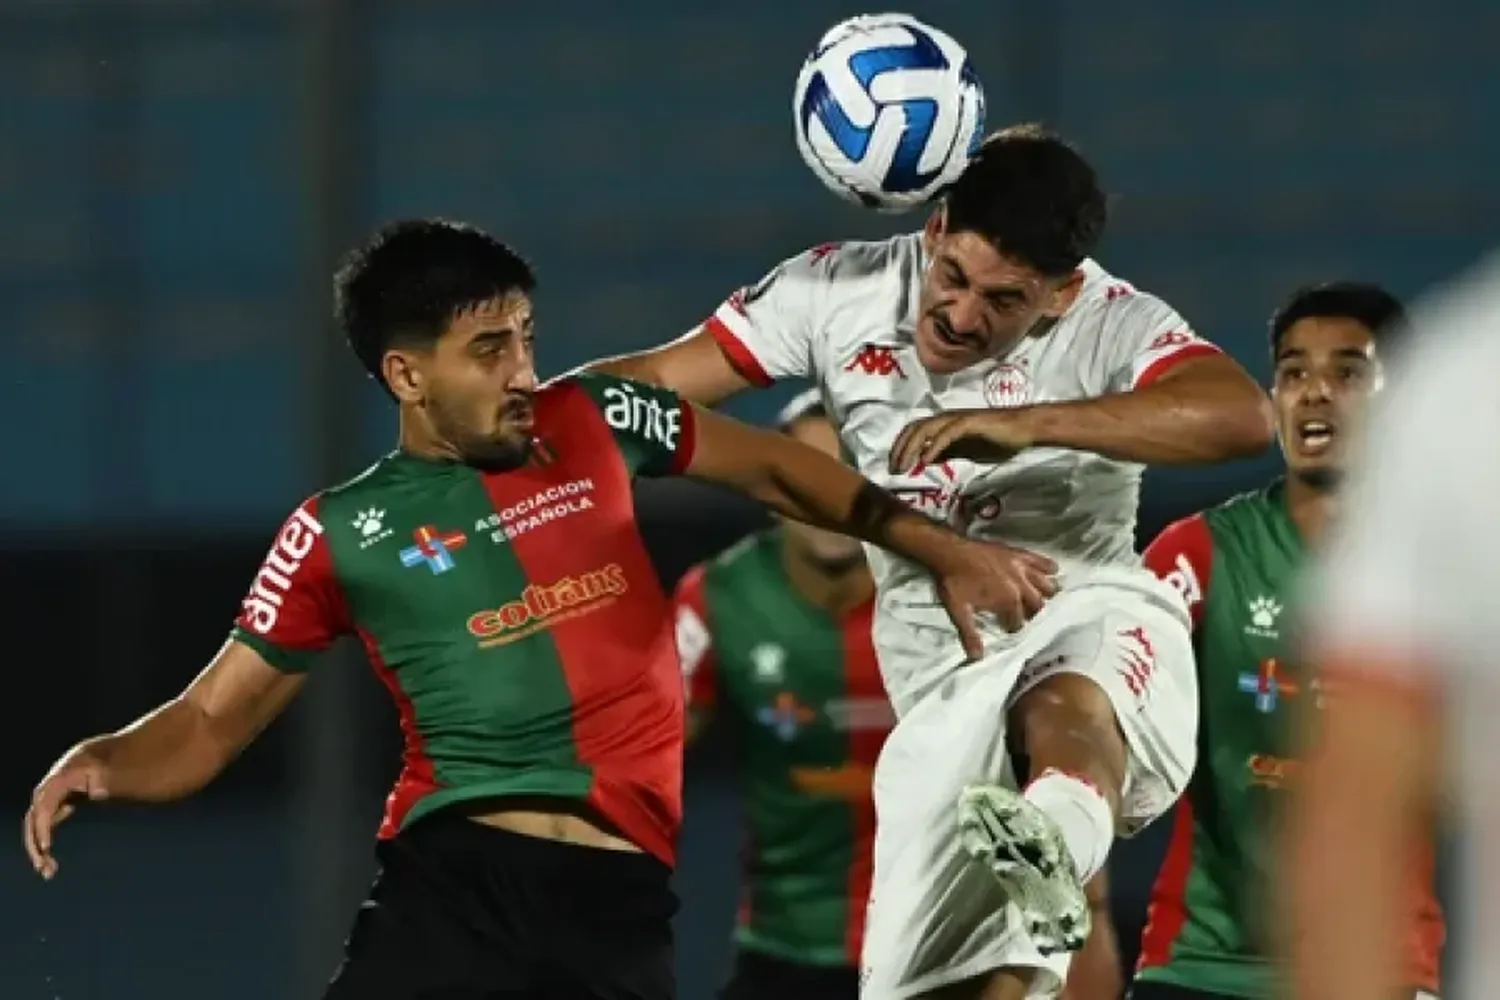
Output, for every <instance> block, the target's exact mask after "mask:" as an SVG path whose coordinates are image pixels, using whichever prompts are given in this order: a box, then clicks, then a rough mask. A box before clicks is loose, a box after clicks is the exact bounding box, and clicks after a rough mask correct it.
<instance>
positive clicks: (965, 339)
mask: <svg viewBox="0 0 1500 1000" xmlns="http://www.w3.org/2000/svg"><path fill="white" fill-rule="evenodd" d="M932 329H933V332H934V333H935V334H937V339H938V343H940V344H942V345H943V346H944V347H949V348H952V349H953V350H955V351H977V350H979V349H980V348H982V347H983V346H984V345H983V344H982V343H981V342H980V339H979V338H978V337H975V336H973V335H972V334H962V333H958V332H957V331H955V330H954V329H953V327H951V326H949V325H948V321H947V320H945V319H943V318H942V317H941V316H937V315H934V316H933V317H932Z"/></svg>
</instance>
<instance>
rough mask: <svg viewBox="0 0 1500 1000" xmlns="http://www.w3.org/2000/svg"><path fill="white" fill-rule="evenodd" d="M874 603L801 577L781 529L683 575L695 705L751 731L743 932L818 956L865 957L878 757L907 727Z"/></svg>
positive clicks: (842, 961)
mask: <svg viewBox="0 0 1500 1000" xmlns="http://www.w3.org/2000/svg"><path fill="white" fill-rule="evenodd" d="M873 607H874V602H873V600H871V601H867V602H864V603H863V604H861V605H860V606H859V607H857V608H854V609H853V610H851V611H850V612H849V613H847V614H845V615H844V616H843V617H841V618H837V619H836V618H834V617H832V616H831V615H830V614H829V613H828V612H827V611H825V610H823V609H822V608H820V607H817V606H814V605H813V604H811V603H810V602H808V601H807V599H806V598H804V597H803V596H802V594H801V593H800V592H799V591H798V590H797V589H796V588H795V587H794V586H793V585H792V582H791V581H790V580H789V579H788V578H787V574H786V570H785V563H784V562H783V553H782V538H781V534H780V532H778V531H774V530H773V531H767V532H764V533H761V534H757V535H752V536H750V537H749V538H747V539H745V540H744V541H742V542H740V543H739V544H738V545H736V546H734V547H732V548H730V549H729V550H728V551H726V552H724V553H723V554H722V555H720V556H718V557H717V558H716V559H713V560H712V561H710V562H708V563H705V564H702V565H700V566H697V567H694V568H693V569H692V570H690V571H689V572H688V574H687V575H686V576H685V577H684V578H683V580H682V582H681V583H680V584H679V585H678V588H677V595H676V608H677V645H678V649H679V650H680V652H681V654H682V666H683V670H684V672H685V676H686V686H687V690H688V702H689V705H690V706H691V708H692V709H693V710H694V711H695V712H706V711H709V710H713V712H714V714H715V715H716V716H719V717H721V718H723V719H724V720H725V721H728V722H732V723H733V724H735V725H736V727H737V728H738V729H739V731H740V733H739V735H740V736H741V740H740V752H741V753H742V755H743V762H742V763H743V767H742V790H743V792H744V796H745V812H746V820H747V826H748V833H749V837H748V843H747V845H746V852H745V859H744V860H745V873H744V885H743V895H742V901H741V907H740V915H739V921H738V927H737V929H736V938H737V940H738V942H739V944H740V946H741V947H743V948H747V949H750V950H753V951H757V952H763V953H765V954H769V955H773V956H775V957H778V958H782V959H786V960H788V961H794V962H801V963H804V964H808V965H824V966H836V965H853V964H856V963H857V962H858V961H859V950H860V945H861V942H862V940H863V937H864V922H865V902H866V900H867V898H868V896H869V892H870V877H871V873H872V857H873V848H874V836H875V806H874V801H873V799H872V796H871V793H870V781H871V776H872V774H873V771H874V766H875V758H876V757H877V755H878V754H879V753H880V747H881V745H882V744H883V743H884V742H885V737H886V734H887V733H889V732H890V729H891V726H892V724H893V718H894V717H893V715H892V713H891V709H890V705H889V703H888V702H887V701H886V698H885V691H884V688H883V687H882V686H881V682H880V672H879V669H878V667H877V666H876V663H875V651H874V646H873V644H872V641H871V638H870V624H871V615H872V613H873Z"/></svg>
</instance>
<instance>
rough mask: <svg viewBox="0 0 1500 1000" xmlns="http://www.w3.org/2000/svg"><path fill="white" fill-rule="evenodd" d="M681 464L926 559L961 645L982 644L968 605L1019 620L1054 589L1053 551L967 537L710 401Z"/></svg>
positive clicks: (805, 517)
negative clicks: (724, 413)
mask: <svg viewBox="0 0 1500 1000" xmlns="http://www.w3.org/2000/svg"><path fill="white" fill-rule="evenodd" d="M690 412H691V418H690V422H691V425H692V427H693V430H692V434H693V436H694V442H693V447H692V451H691V457H690V458H689V459H688V461H687V464H686V467H685V472H686V473H687V474H688V475H689V476H692V477H694V478H696V479H702V480H705V481H707V482H711V483H717V484H719V485H722V486H726V487H728V488H730V489H733V490H735V491H736V492H739V493H742V494H744V495H745V496H748V497H750V498H751V499H753V500H756V501H758V502H760V503H762V504H764V505H766V506H767V507H769V508H771V509H772V510H774V511H776V512H777V513H778V514H781V515H782V516H784V517H789V518H791V519H793V520H796V521H803V522H805V523H808V524H814V525H817V526H818V527H823V528H829V529H832V530H834V531H838V532H842V533H843V534H846V535H852V536H854V537H856V538H861V539H863V540H865V541H867V542H870V543H871V544H873V545H878V546H880V547H881V548H884V549H888V550H890V551H892V552H895V553H897V554H898V555H902V556H905V557H906V558H908V559H911V560H912V561H913V562H916V563H918V564H919V565H921V566H923V567H925V568H926V569H927V570H928V571H929V572H931V573H932V574H933V576H934V577H935V578H936V579H937V581H938V591H939V594H940V595H941V596H942V597H943V600H944V603H945V604H946V606H947V609H948V613H949V615H950V616H951V617H952V618H953V622H954V625H955V626H956V627H957V629H958V632H959V637H960V639H961V640H962V642H963V646H964V650H965V652H967V653H968V654H969V655H970V656H971V657H977V656H979V655H981V654H982V653H983V644H982V642H981V641H980V638H979V633H978V631H977V629H976V627H975V623H974V612H975V611H988V612H992V613H994V614H995V615H996V616H997V617H999V619H1000V621H1001V623H1002V624H1003V625H1005V627H1007V628H1010V629H1015V628H1019V627H1020V626H1021V625H1022V624H1023V623H1024V622H1025V621H1026V620H1027V619H1029V618H1030V617H1031V616H1032V615H1034V614H1035V613H1036V612H1037V611H1038V610H1040V608H1041V606H1042V604H1043V603H1044V602H1045V601H1046V599H1047V598H1048V597H1050V596H1052V594H1053V593H1054V592H1055V590H1056V584H1055V583H1054V581H1053V578H1052V574H1053V573H1055V572H1056V566H1055V565H1054V564H1053V563H1052V562H1051V560H1049V559H1046V558H1045V557H1043V556H1039V555H1036V554H1034V553H1030V552H1026V551H1024V550H1020V549H1013V548H1010V547H1008V546H1004V545H996V544H987V543H980V542H974V541H969V540H966V539H964V538H962V537H960V536H959V535H957V534H955V533H954V532H953V531H952V530H950V529H949V528H947V527H946V526H944V525H941V524H939V523H937V522H936V521H933V520H931V519H929V518H927V517H924V516H923V515H921V514H918V513H916V512H914V511H912V510H911V509H910V508H908V507H907V506H906V505H904V504H903V503H901V501H900V500H897V499H896V498H895V497H894V496H892V495H891V494H890V493H888V492H887V491H885V490H883V489H881V488H880V487H878V486H876V485H875V484H874V483H871V482H870V481H868V480H867V479H865V478H864V477H862V476H860V475H859V473H857V472H855V471H854V470H853V469H851V468H849V466H847V465H845V464H843V463H842V462H840V461H838V460H837V459H835V458H833V457H832V456H830V455H826V454H824V453H823V452H820V451H818V450H816V449H814V448H811V447H808V446H807V445H805V444H802V443H801V442H799V441H797V440H795V439H793V438H791V437H788V436H787V435H785V434H777V433H773V432H770V431H764V430H760V429H758V428H754V427H750V426H748V425H746V424H742V423H740V422H738V421H735V420H730V419H729V418H727V417H721V416H718V415H717V414H715V413H712V412H711V411H708V410H703V409H699V408H696V407H694V408H692V409H691V411H690Z"/></svg>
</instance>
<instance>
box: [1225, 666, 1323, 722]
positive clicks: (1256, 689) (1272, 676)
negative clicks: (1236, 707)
mask: <svg viewBox="0 0 1500 1000" xmlns="http://www.w3.org/2000/svg"><path fill="white" fill-rule="evenodd" d="M1239 688H1240V690H1241V691H1242V692H1244V693H1245V694H1249V695H1254V696H1255V707H1256V709H1257V710H1258V711H1261V712H1264V713H1266V714H1268V715H1269V714H1270V713H1272V712H1274V711H1276V706H1277V705H1279V704H1281V700H1282V699H1283V698H1295V697H1297V696H1298V695H1301V694H1303V693H1304V691H1305V692H1306V693H1308V694H1310V695H1312V697H1313V705H1314V707H1315V708H1322V707H1323V702H1324V700H1325V699H1326V698H1327V695H1328V691H1327V688H1326V686H1325V685H1324V684H1323V680H1322V678H1320V677H1314V678H1313V679H1312V681H1311V682H1309V683H1307V684H1300V683H1298V682H1297V681H1296V680H1294V679H1292V678H1290V677H1288V676H1286V671H1285V668H1284V665H1283V664H1282V662H1281V661H1280V660H1278V659H1276V658H1274V657H1272V658H1271V659H1266V660H1262V661H1261V662H1260V669H1259V670H1257V671H1256V672H1255V673H1253V674H1252V673H1242V674H1240V677H1239Z"/></svg>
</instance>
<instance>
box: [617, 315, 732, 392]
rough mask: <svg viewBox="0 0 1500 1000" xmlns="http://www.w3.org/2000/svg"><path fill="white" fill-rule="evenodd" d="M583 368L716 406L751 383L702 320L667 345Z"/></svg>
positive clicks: (623, 355)
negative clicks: (731, 360) (663, 389)
mask: <svg viewBox="0 0 1500 1000" xmlns="http://www.w3.org/2000/svg"><path fill="white" fill-rule="evenodd" d="M587 368H588V370H589V371H596V372H601V373H603V374H606V375H614V376H616V377H617V378H628V379H632V380H634V381H636V382H645V383H647V384H649V385H659V386H662V387H664V388H667V389H671V390H672V391H673V392H676V393H677V394H678V395H679V396H682V397H683V398H684V399H690V400H692V401H693V402H695V403H698V404H699V405H701V406H717V405H719V404H720V403H722V402H723V401H724V400H726V399H728V398H729V397H731V396H733V395H735V394H736V393H738V392H741V391H743V390H745V389H748V388H750V387H751V386H752V385H753V384H754V383H752V382H751V381H750V380H749V379H748V378H746V377H745V376H744V375H742V374H740V372H739V370H738V369H736V368H735V366H734V365H733V364H731V363H730V361H729V356H728V355H727V354H725V353H724V350H723V349H722V348H721V347H720V346H719V342H718V341H717V340H715V339H714V335H713V333H712V331H710V330H709V328H708V324H706V323H705V324H704V325H702V326H699V327H697V328H696V329H694V330H693V331H692V332H691V333H689V334H687V335H686V336H684V337H681V338H679V339H677V340H674V341H672V342H671V343H670V344H663V345H662V346H660V347H653V348H651V349H650V350H648V351H640V352H638V353H636V354H622V355H620V356H619V357H614V358H605V359H604V360H602V361H595V362H593V363H591V364H589V365H588V366H587Z"/></svg>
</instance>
